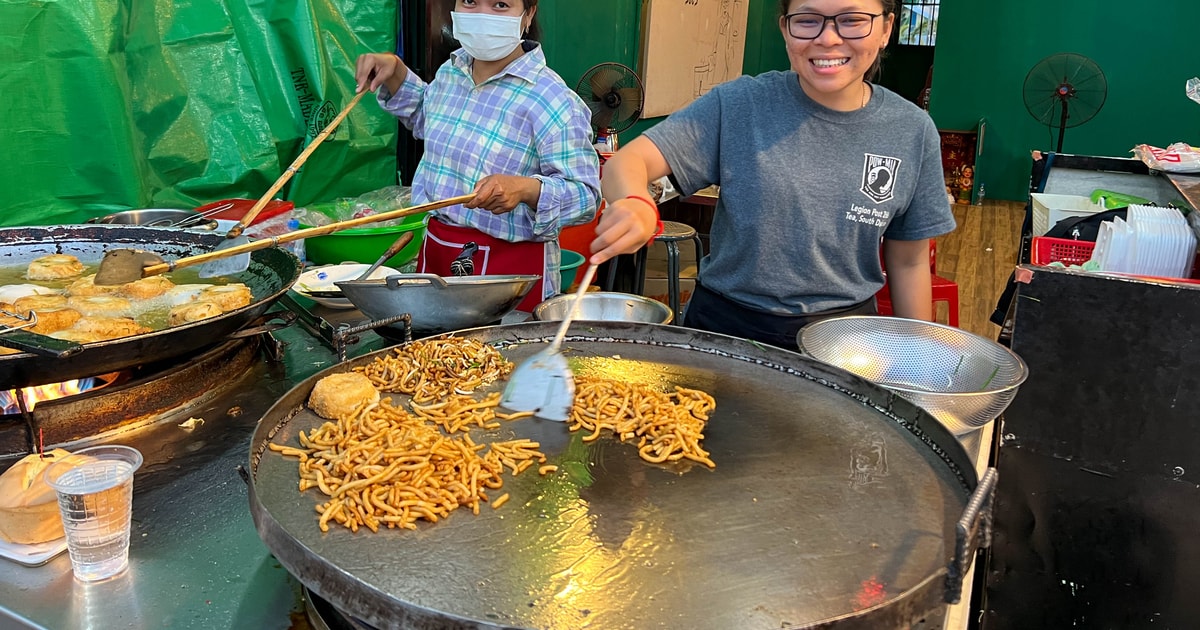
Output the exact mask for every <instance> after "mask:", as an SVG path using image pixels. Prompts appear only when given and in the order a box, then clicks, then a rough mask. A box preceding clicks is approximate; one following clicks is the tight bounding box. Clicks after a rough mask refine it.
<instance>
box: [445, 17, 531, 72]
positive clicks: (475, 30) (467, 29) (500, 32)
mask: <svg viewBox="0 0 1200 630" xmlns="http://www.w3.org/2000/svg"><path fill="white" fill-rule="evenodd" d="M450 19H451V20H452V21H453V22H454V39H457V40H458V43H460V44H462V47H463V49H464V50H466V51H467V54H468V55H471V57H473V58H475V59H479V60H480V61H496V60H499V59H503V58H505V57H507V56H508V54H509V53H511V52H512V51H513V50H515V49H516V48H517V46H519V45H520V44H521V18H520V17H509V16H507V15H488V14H486V13H460V12H458V11H452V12H451V13H450Z"/></svg>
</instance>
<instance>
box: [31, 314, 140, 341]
mask: <svg viewBox="0 0 1200 630" xmlns="http://www.w3.org/2000/svg"><path fill="white" fill-rule="evenodd" d="M67 330H68V331H71V330H74V331H79V332H83V333H92V334H94V335H96V336H97V337H98V338H99V339H117V338H120V337H128V336H130V335H140V334H142V333H148V332H151V329H150V328H147V327H145V326H143V325H141V324H139V323H137V322H135V321H133V320H132V319H130V318H128V317H104V316H88V317H84V318H82V319H80V320H79V321H77V322H75V325H74V326H72V327H70V328H68V329H67ZM59 332H65V331H59ZM53 336H56V337H57V336H59V333H55V334H54V335H53ZM76 341H78V339H76Z"/></svg>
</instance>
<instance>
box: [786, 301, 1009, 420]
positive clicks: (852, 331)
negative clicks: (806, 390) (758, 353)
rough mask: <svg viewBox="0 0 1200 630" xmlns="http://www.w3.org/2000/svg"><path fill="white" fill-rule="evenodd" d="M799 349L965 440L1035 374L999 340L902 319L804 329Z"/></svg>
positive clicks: (856, 319)
mask: <svg viewBox="0 0 1200 630" xmlns="http://www.w3.org/2000/svg"><path fill="white" fill-rule="evenodd" d="M796 343H797V344H798V345H799V346H800V351H801V352H803V353H805V354H808V355H809V356H812V357H813V358H815V359H817V360H819V361H823V362H825V363H829V364H831V365H834V366H837V367H840V368H842V369H844V370H847V371H849V372H853V373H855V374H857V375H859V376H861V377H863V378H865V379H867V380H870V381H873V382H875V383H876V384H878V385H882V386H883V387H886V388H888V389H890V390H892V391H894V392H896V394H898V395H900V396H901V397H903V398H906V399H908V400H910V401H912V402H913V403H916V404H917V405H919V406H921V407H923V408H924V409H925V410H926V411H928V412H929V413H930V414H932V415H933V416H934V417H935V418H937V419H938V420H939V421H941V423H942V424H943V425H945V426H946V428H947V429H949V430H950V431H952V432H953V433H954V434H955V435H959V436H961V435H965V434H967V433H970V432H971V431H974V430H975V429H978V428H979V427H982V426H984V425H986V424H987V423H989V422H991V421H992V420H995V419H996V417H997V416H999V415H1000V414H1001V413H1003V412H1004V410H1005V409H1006V408H1007V407H1008V404H1009V403H1010V402H1012V399H1013V397H1014V396H1016V395H1017V387H1019V386H1020V385H1021V383H1023V382H1025V377H1026V376H1028V375H1029V369H1028V368H1027V367H1026V366H1025V362H1024V361H1022V360H1021V357H1019V356H1017V355H1016V354H1015V353H1014V352H1013V351H1012V350H1009V349H1008V348H1005V347H1004V346H1002V345H1000V344H998V343H996V342H994V341H991V340H989V339H984V338H983V337H980V336H978V335H973V334H971V333H969V332H966V331H963V330H959V329H957V328H953V327H951V326H944V325H942V324H935V323H931V322H924V321H918V320H912V319H904V318H900V317H879V316H865V315H864V316H848V317H834V318H831V319H826V320H822V321H818V322H814V323H812V324H809V325H807V326H805V327H804V328H801V329H800V333H799V334H797V335H796Z"/></svg>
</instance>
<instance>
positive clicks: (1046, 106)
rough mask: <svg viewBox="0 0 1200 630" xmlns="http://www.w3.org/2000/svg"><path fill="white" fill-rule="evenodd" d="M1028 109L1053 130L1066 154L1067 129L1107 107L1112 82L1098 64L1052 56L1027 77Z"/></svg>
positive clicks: (1077, 57) (1074, 57)
mask: <svg viewBox="0 0 1200 630" xmlns="http://www.w3.org/2000/svg"><path fill="white" fill-rule="evenodd" d="M1024 94H1025V109H1027V110H1029V114H1030V115H1032V116H1033V117H1034V118H1036V119H1037V121H1038V122H1040V123H1042V124H1043V125H1046V126H1047V127H1049V128H1050V129H1051V130H1053V129H1054V127H1055V126H1057V127H1058V152H1059V153H1062V148H1063V136H1064V135H1066V131H1067V127H1078V126H1079V125H1082V124H1083V123H1085V122H1087V121H1089V120H1091V119H1092V117H1093V116H1095V115H1096V112H1099V111H1100V108H1101V107H1103V106H1104V99H1105V98H1106V97H1107V96H1108V81H1107V80H1105V78H1104V72H1103V71H1102V70H1100V66H1098V65H1096V62H1094V61H1092V60H1091V59H1088V58H1087V57H1084V56H1083V55H1078V54H1075V53H1059V54H1056V55H1050V56H1049V57H1046V58H1045V59H1043V60H1041V61H1039V62H1037V64H1036V65H1034V66H1033V69H1032V70H1030V71H1029V74H1028V75H1026V76H1025V88H1024Z"/></svg>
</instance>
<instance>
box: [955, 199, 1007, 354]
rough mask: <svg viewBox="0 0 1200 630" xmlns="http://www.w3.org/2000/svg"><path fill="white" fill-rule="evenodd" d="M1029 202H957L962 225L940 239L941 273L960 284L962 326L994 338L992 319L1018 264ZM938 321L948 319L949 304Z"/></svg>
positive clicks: (959, 310) (960, 323)
mask: <svg viewBox="0 0 1200 630" xmlns="http://www.w3.org/2000/svg"><path fill="white" fill-rule="evenodd" d="M1024 216H1025V204H1024V203H1020V202H1016V201H999V200H992V199H987V200H985V201H984V202H983V205H981V206H970V205H958V204H955V205H954V218H955V219H956V220H957V221H958V228H957V229H955V230H954V231H953V232H951V233H950V234H947V235H946V236H943V237H941V238H939V239H937V273H938V275H939V276H942V277H943V278H947V279H949V280H953V281H955V282H957V283H958V301H959V308H958V325H959V328H962V329H963V330H966V331H968V332H972V333H975V334H977V335H980V336H981V337H986V338H988V339H995V338H996V336H997V335H999V334H1000V327H999V326H997V325H995V324H993V323H991V321H989V319H988V318H989V317H991V315H992V311H993V310H995V308H996V299H997V298H999V297H1000V293H1001V292H1003V291H1004V286H1005V285H1006V284H1007V283H1008V278H1009V275H1010V274H1011V273H1012V270H1013V267H1014V266H1015V265H1016V262H1017V248H1018V245H1019V243H1020V238H1021V221H1022V219H1023V218H1024ZM937 320H938V321H939V322H943V323H944V322H946V305H945V304H940V305H939V306H938V313H937Z"/></svg>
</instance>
